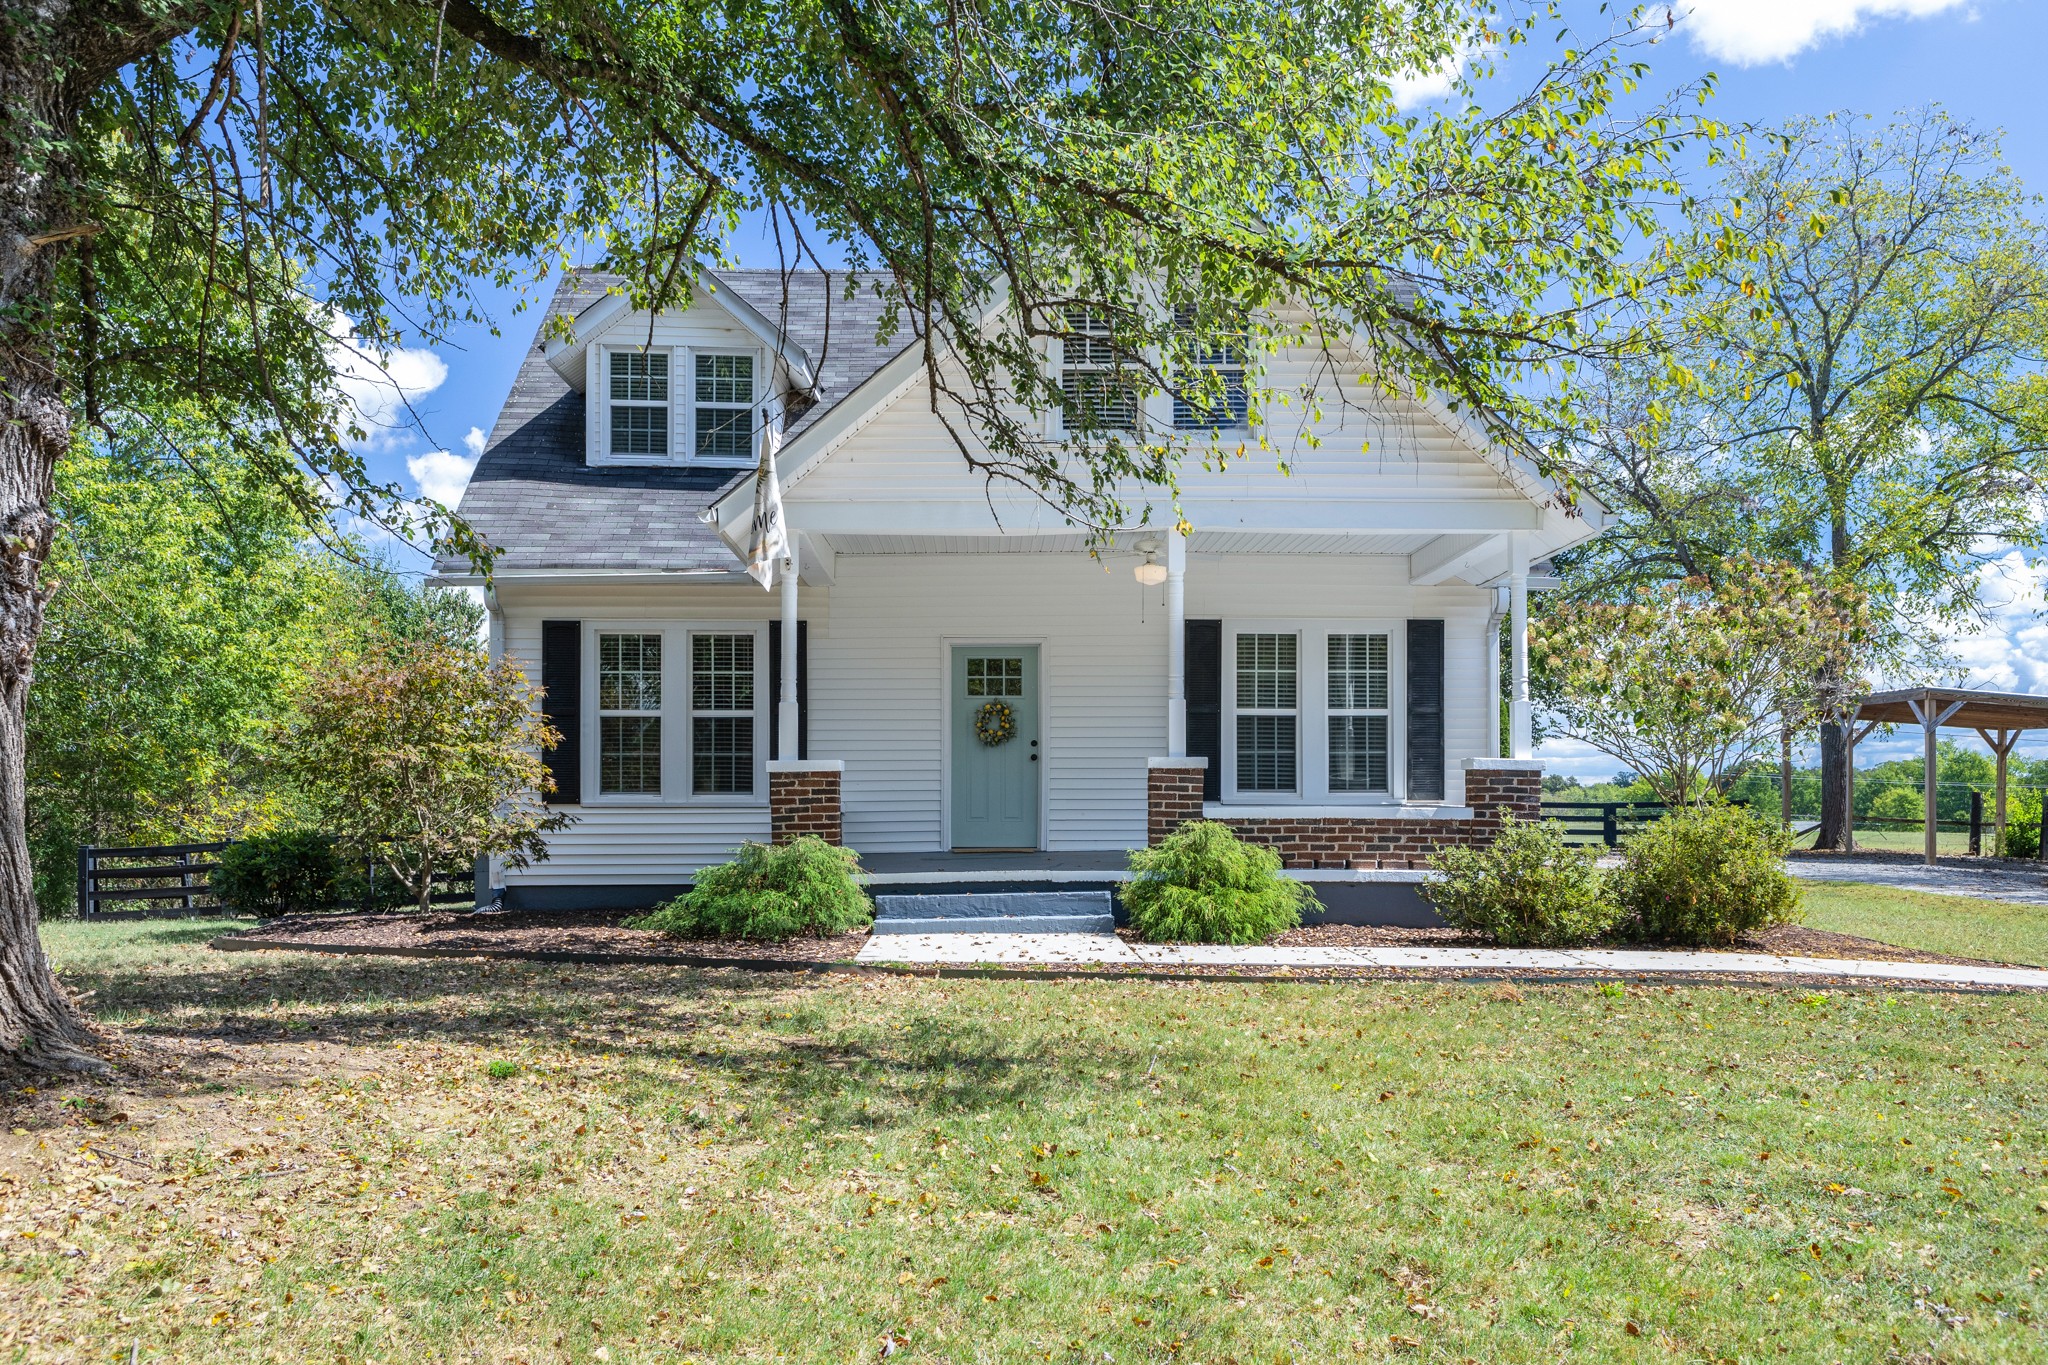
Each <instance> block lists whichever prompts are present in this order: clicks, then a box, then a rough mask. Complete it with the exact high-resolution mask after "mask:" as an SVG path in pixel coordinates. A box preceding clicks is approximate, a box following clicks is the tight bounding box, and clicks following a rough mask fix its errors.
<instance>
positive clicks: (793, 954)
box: [230, 910, 868, 963]
mask: <svg viewBox="0 0 2048 1365" xmlns="http://www.w3.org/2000/svg"><path fill="white" fill-rule="evenodd" d="M632 913H633V912H628V911H622V910H609V911H548V912H535V913H520V912H512V911H494V912H486V913H482V914H472V913H467V912H465V913H461V914H436V915H297V916H292V917H289V918H286V919H276V920H271V921H269V922H267V923H265V924H262V925H259V926H258V927H256V928H254V929H250V930H248V931H246V932H244V933H240V934H234V935H230V937H232V938H237V939H255V940H260V941H262V942H264V943H267V944H269V943H274V944H276V945H277V946H279V947H290V948H305V949H311V950H313V951H315V952H319V951H321V950H323V949H325V950H331V951H337V952H339V951H346V950H348V949H350V948H384V949H391V948H402V949H413V948H432V949H436V950H441V951H447V950H454V951H458V952H459V951H461V950H464V949H468V950H471V951H485V952H515V953H516V952H528V953H597V954H607V955H609V954H618V955H620V956H662V957H693V958H721V959H729V960H734V961H746V962H758V961H760V960H762V959H764V958H773V959H775V960H778V961H784V962H803V963H816V962H846V961H849V960H851V959H852V957H853V955H854V954H855V953H857V952H859V951H860V949H861V945H862V944H863V943H866V942H867V941H868V936H867V931H866V930H864V929H863V930H861V931H859V932H857V933H852V934H841V935H839V936H838V937H836V938H799V939H791V940H790V941H789V942H787V943H746V942H742V941H740V940H737V939H677V938H670V937H669V936H668V935H667V934H662V933H657V932H655V931H654V930H652V929H628V928H626V927H625V925H624V924H622V923H621V921H622V920H625V919H628V918H630V917H631V914H632Z"/></svg>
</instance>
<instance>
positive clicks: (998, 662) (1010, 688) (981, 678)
mask: <svg viewBox="0 0 2048 1365" xmlns="http://www.w3.org/2000/svg"><path fill="white" fill-rule="evenodd" d="M967 695H968V696H970V697H1021V696H1023V695H1024V661H1023V660H1022V659H969V660H968V661H967Z"/></svg>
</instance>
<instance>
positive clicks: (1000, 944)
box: [854, 933, 2048, 990]
mask: <svg viewBox="0 0 2048 1365" xmlns="http://www.w3.org/2000/svg"><path fill="white" fill-rule="evenodd" d="M854 961H856V962H876V963H891V964H904V965H920V966H974V965H996V966H1045V967H1051V966H1084V965H1087V966H1100V967H1105V968H1109V969H1112V970H1114V969H1115V968H1118V967H1124V968H1144V967H1164V968H1173V967H1195V966H1200V967H1262V968H1270V967H1296V968H1304V969H1314V968H1319V967H1354V968H1355V967H1393V968H1406V969H1410V970H1427V971H1447V970H1448V971H1467V972H1514V971H1546V972H1589V973H1600V974H1603V975H1621V976H1638V975H1646V976H1666V975H1668V976H1688V975H1699V974H1702V973H1706V974H1726V973H1738V974H1742V975H1753V976H1783V977H1856V978H1860V979H1867V980H1871V981H1914V982H1928V983H1933V984H1937V985H1949V986H1992V987H2003V988H2015V987H2016V988H2022V989H2034V990H2048V971H2044V970H2037V969H2035V968H2031V967H1964V966H1954V965H1951V964H1948V963H1942V962H1873V961H1869V960H1866V959H1860V958H1832V957H1775V956H1772V955H1770V954H1768V953H1683V952H1677V953H1674V952H1633V951H1626V950H1613V949H1604V948H1578V949H1570V950H1545V949H1536V948H1287V947H1267V946H1264V945H1259V946H1253V947H1247V948H1236V947H1230V946H1227V945H1222V944H1200V943H1126V942H1125V941H1124V940H1122V939H1120V938H1118V937H1116V935H1114V934H1102V933H1096V934H1010V933H993V934H887V935H877V936H875V937H873V938H870V939H869V940H868V941H867V944H866V946H864V947H863V948H862V949H861V950H860V954H859V956H857V957H856V958H855V959H854Z"/></svg>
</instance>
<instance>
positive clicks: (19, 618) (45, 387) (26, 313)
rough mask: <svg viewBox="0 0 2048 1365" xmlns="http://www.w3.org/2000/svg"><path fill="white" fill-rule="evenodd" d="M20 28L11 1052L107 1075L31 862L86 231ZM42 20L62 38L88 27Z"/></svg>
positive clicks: (9, 731) (4, 201)
mask: <svg viewBox="0 0 2048 1365" xmlns="http://www.w3.org/2000/svg"><path fill="white" fill-rule="evenodd" d="M16 18H17V19H18V20H23V22H19V23H12V24H10V25H8V26H7V27H8V29H9V30H11V31H10V32H8V33H6V34H5V36H4V37H0V1052H4V1053H7V1054H10V1055H12V1056H13V1057H15V1058H16V1059H18V1060H20V1061H23V1062H26V1063H28V1064H30V1065H33V1066H40V1067H51V1068H67V1069H75V1070H98V1069H102V1068H103V1067H104V1065H105V1064H104V1063H103V1062H101V1061H100V1060H99V1059H98V1058H96V1057H95V1056H93V1054H92V1052H91V1050H90V1049H91V1046H92V1034H91V1031H90V1030H89V1029H88V1028H87V1026H86V1024H85V1021H84V1020H83V1019H82V1018H81V1017H80V1015H79V1013H78V1010H77V1009H76V1008H75V1007H74V1006H73V1004H72V1002H71V999H70V997H69V995H67V994H66V993H65V991H64V988H63V987H62V986H60V985H59V984H58V983H57V977H56V974H55V973H54V972H52V971H51V970H50V961H49V959H48V958H47V957H45V956H44V954H43V945H42V937H41V935H40V933H39V932H38V925H37V921H38V919H39V916H38V914H37V911H36V899H35V882H34V879H33V877H32V875H31V873H30V870H29V859H28V810H27V797H26V785H27V784H26V775H25V774H26V757H27V742H28V697H29V682H30V680H31V678H32V677H33V676H34V671H35V657H36V643H37V641H38V640H39V639H40V638H41V636H42V632H43V608H44V606H45V605H46V604H47V603H48V601H49V588H48V587H47V586H45V585H44V583H43V582H42V569H43V564H44V562H45V561H46V560H47V559H48V558H49V554H50V541H51V536H52V533H53V531H54V529H55V521H54V519H53V518H52V516H51V514H50V501H51V494H52V491H53V490H52V479H53V476H54V474H55V472H56V467H57V460H58V458H59V457H60V456H61V455H63V453H64V452H65V450H66V449H68V448H69V446H70V443H71V412H70V409H69V408H68V407H67V406H66V404H65V401H64V395H63V392H62V389H61V386H60V381H59V378H58V374H57V367H56V363H55V354H54V348H53V346H52V344H51V340H50V335H49V331H48V329H47V326H46V322H47V318H48V314H49V310H50V304H51V301H52V299H53V298H54V296H55V290H56V283H57V259H58V257H59V256H60V255H61V254H62V253H63V251H64V250H66V249H67V248H68V244H70V243H72V242H75V241H76V239H77V232H76V229H77V228H78V227H79V226H80V225H78V224H76V223H73V222H71V221H70V220H69V215H68V212H67V210H68V208H69V205H70V199H71V196H70V195H69V193H68V190H69V189H70V185H71V174H70V173H71V171H72V166H71V164H70V162H69V160H68V148H69V145H70V138H71V135H72V134H73V132H74V131H75V129H76V126H77V120H76V117H75V114H74V112H73V111H72V109H71V108H70V106H69V104H68V102H67V99H66V92H65V90H64V87H63V85H62V83H61V76H62V74H63V70H64V66H65V63H64V62H62V61H60V60H59V58H58V54H56V53H53V52H51V51H48V50H46V49H44V48H43V47H41V46H40V45H39V43H38V39H41V40H42V41H44V42H47V41H49V39H50V37H51V34H50V32H48V31H46V30H44V28H43V25H42V24H38V23H31V22H27V21H26V20H25V17H24V16H22V15H19V14H18V15H16ZM38 18H42V19H45V20H46V21H50V22H51V23H52V24H53V26H54V27H57V28H58V29H59V30H60V31H61V26H62V24H63V23H64V22H65V21H66V20H67V19H68V20H69V22H71V23H77V22H79V20H78V18H77V17H76V16H74V15H69V14H65V15H55V16H53V15H43V16H38ZM73 74H74V75H75V74H76V73H75V72H74V73H73Z"/></svg>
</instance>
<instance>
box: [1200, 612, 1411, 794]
mask: <svg viewBox="0 0 2048 1365" xmlns="http://www.w3.org/2000/svg"><path fill="white" fill-rule="evenodd" d="M1239 635H1295V636H1297V637H1299V640H1300V643H1299V644H1298V645H1297V646H1296V654H1295V658H1296V667H1297V668H1298V669H1299V673H1298V675H1297V677H1296V679H1295V703H1296V706H1295V714H1296V716H1297V718H1298V719H1297V720H1296V722H1295V743H1296V745H1297V746H1298V747H1297V751H1296V754H1295V782H1296V786H1295V789H1294V790H1293V791H1292V792H1270V791H1239V790H1238V787H1237V714H1238V712H1237V637H1238V636H1239ZM1332 635H1384V636H1386V637H1387V786H1388V790H1387V791H1383V792H1341V791H1340V792H1333V791H1331V790H1330V676H1329V675H1330V637H1331V636H1332ZM1222 663H1223V678H1222V684H1223V686H1222V691H1223V727H1222V728H1223V734H1222V737H1221V738H1222V743H1221V745H1220V746H1219V747H1220V748H1221V749H1222V750H1223V754H1222V759H1223V778H1222V792H1223V800H1222V802H1221V803H1220V804H1221V805H1222V806H1224V807H1231V806H1288V807H1293V806H1315V807H1322V806H1346V807H1352V806H1397V805H1402V804H1404V803H1405V802H1406V799H1407V790H1408V772H1407V753H1408V747H1407V746H1408V630H1407V620H1406V618H1402V619H1400V620H1394V621H1386V620H1360V621H1332V620H1327V619H1317V620H1305V619H1301V618H1293V619H1287V620H1260V619H1253V618H1245V619H1228V618H1227V619H1225V621H1224V622H1223V661H1222ZM1431 804H1432V805H1441V804H1442V803H1441V802H1432V803H1431Z"/></svg>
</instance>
